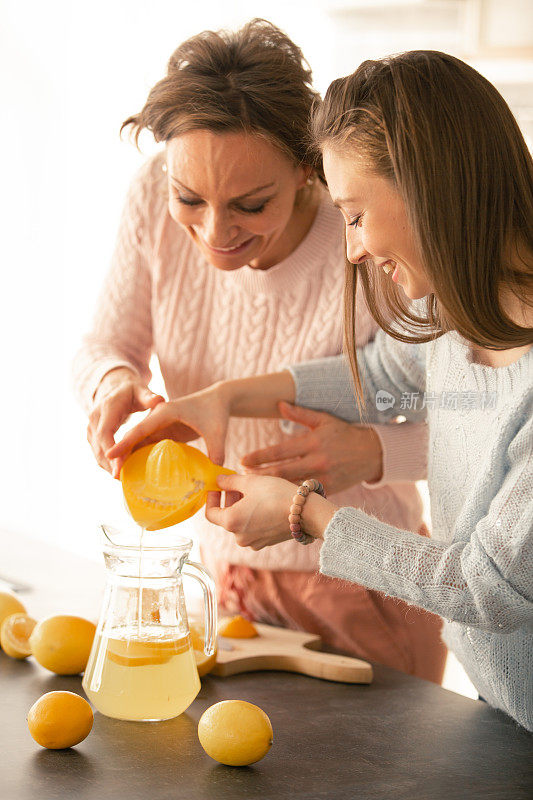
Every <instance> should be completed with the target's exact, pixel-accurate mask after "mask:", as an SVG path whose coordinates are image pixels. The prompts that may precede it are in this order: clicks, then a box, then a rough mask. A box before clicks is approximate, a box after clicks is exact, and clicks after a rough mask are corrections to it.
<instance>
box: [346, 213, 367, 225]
mask: <svg viewBox="0 0 533 800" xmlns="http://www.w3.org/2000/svg"><path fill="white" fill-rule="evenodd" d="M362 216H363V215H362V214H358V215H357V216H356V218H355V219H352V221H351V222H348V223H347V224H348V226H349V227H350V228H357V226H358V225H359V221H360V219H361V217H362Z"/></svg>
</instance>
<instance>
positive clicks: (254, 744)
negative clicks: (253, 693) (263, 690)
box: [198, 700, 274, 767]
mask: <svg viewBox="0 0 533 800" xmlns="http://www.w3.org/2000/svg"><path fill="white" fill-rule="evenodd" d="M198 738H199V739H200V744H201V745H202V747H203V748H204V750H205V752H206V753H207V755H208V756H211V758H213V759H214V760H215V761H219V762H220V763H221V764H227V765H228V766H230V767H244V766H246V765H247V764H253V763H254V762H255V761H259V760H260V759H261V758H263V756H266V754H267V753H268V751H269V750H270V748H271V746H272V744H273V742H274V733H273V731H272V725H271V724H270V720H269V718H268V716H267V715H266V714H265V712H264V711H263V710H262V709H261V708H259V707H258V706H254V705H253V703H247V702H246V701H245V700H223V701H222V702H221V703H215V705H214V706H211V707H210V708H208V709H207V711H204V713H203V714H202V716H201V717H200V721H199V723H198Z"/></svg>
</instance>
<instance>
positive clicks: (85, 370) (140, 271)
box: [72, 165, 152, 412]
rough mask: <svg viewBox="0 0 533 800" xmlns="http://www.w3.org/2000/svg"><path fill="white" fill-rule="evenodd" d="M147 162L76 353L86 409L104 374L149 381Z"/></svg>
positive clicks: (76, 382) (79, 393)
mask: <svg viewBox="0 0 533 800" xmlns="http://www.w3.org/2000/svg"><path fill="white" fill-rule="evenodd" d="M146 172H147V165H145V167H143V168H142V169H141V170H140V171H139V173H138V174H137V176H136V178H135V179H134V181H133V183H132V185H131V187H130V189H129V192H128V194H127V197H126V202H125V205H124V209H123V212H122V217H121V221H120V224H119V229H118V235H117V240H116V245H115V250H114V254H113V258H112V261H111V267H110V270H109V272H108V275H107V278H106V280H105V283H104V286H103V288H102V290H101V293H100V297H99V299H98V303H97V311H96V314H95V318H94V322H93V327H92V330H91V331H90V333H89V334H88V335H87V336H85V337H84V340H83V343H82V346H81V347H80V349H79V350H78V352H77V353H76V356H75V358H74V362H73V367H72V372H73V382H74V389H75V392H76V395H77V397H78V399H79V401H80V402H81V404H82V406H83V407H84V409H85V410H86V411H87V412H89V411H90V407H91V405H92V400H93V396H94V393H95V391H96V389H97V388H98V385H99V383H100V381H101V380H102V378H103V377H104V375H106V374H107V373H108V372H110V371H111V370H112V369H115V368H116V367H128V368H129V369H131V370H132V371H133V372H135V373H137V374H138V375H140V376H141V378H142V380H143V381H144V382H145V383H146V384H148V382H149V380H150V378H151V373H150V369H149V361H150V355H151V349H152V318H151V272H150V243H149V236H148V229H149V223H148V220H147V215H148V213H149V212H148V203H147V198H146V184H147V182H148V181H147V178H146Z"/></svg>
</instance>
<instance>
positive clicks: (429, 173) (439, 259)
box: [311, 51, 533, 389]
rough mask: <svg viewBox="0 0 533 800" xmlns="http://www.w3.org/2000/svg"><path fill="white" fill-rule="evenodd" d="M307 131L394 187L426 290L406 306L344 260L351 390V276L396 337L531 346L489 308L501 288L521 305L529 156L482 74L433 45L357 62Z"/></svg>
mask: <svg viewBox="0 0 533 800" xmlns="http://www.w3.org/2000/svg"><path fill="white" fill-rule="evenodd" d="M311 134H312V140H313V144H314V146H315V148H316V149H317V151H318V153H320V150H321V148H323V147H324V146H325V145H327V146H328V147H331V148H332V149H333V150H335V149H338V148H341V149H342V150H343V151H344V152H350V151H351V150H352V151H353V152H354V153H357V156H358V157H359V158H361V157H362V158H363V159H364V163H367V164H368V167H369V169H370V170H371V171H373V172H375V173H376V174H378V175H380V176H383V177H385V178H387V179H389V180H390V181H391V182H392V183H393V184H394V185H395V187H396V188H397V189H398V191H399V192H400V194H401V196H402V199H403V200H404V202H405V206H406V209H407V214H408V217H409V221H410V224H411V226H412V228H413V231H414V234H415V238H416V241H417V244H418V248H419V252H420V254H421V259H422V263H423V264H424V268H425V270H426V273H427V275H428V279H429V281H430V283H431V285H432V287H433V294H431V295H430V296H429V297H428V298H426V301H423V302H422V303H420V302H419V303H418V304H417V305H418V308H417V310H416V311H414V310H413V306H412V305H411V306H409V304H408V302H407V301H406V298H405V295H404V294H403V292H402V291H401V290H400V289H398V288H397V287H396V286H395V285H394V284H393V283H392V282H391V281H390V279H389V278H387V277H386V276H385V274H384V273H383V271H382V270H377V269H375V268H374V267H373V265H372V263H371V262H363V263H361V264H358V265H357V268H355V267H354V266H353V265H352V264H349V263H347V266H346V283H345V348H346V350H347V354H348V356H349V358H350V363H351V366H352V371H353V372H354V376H355V380H356V385H357V386H358V387H359V389H360V383H359V376H358V372H357V363H356V353H355V346H356V340H355V294H356V288H357V275H358V274H359V275H360V277H361V281H362V285H363V289H364V294H365V298H366V301H367V303H368V305H369V308H370V310H371V313H372V315H373V316H374V318H375V319H376V321H377V322H378V324H379V325H380V326H381V327H382V328H383V329H384V330H385V331H386V332H387V333H389V334H390V335H392V336H394V337H395V338H397V339H400V340H401V341H412V342H424V341H428V340H430V339H433V338H436V337H438V336H441V335H442V334H443V333H445V332H446V331H450V330H455V331H457V332H458V333H459V334H461V335H462V336H463V337H464V338H465V339H467V340H468V341H470V342H472V343H473V344H475V345H478V346H480V347H484V348H490V349H494V350H503V349H507V348H511V347H519V346H522V345H526V344H529V343H531V342H532V341H533V328H529V327H521V326H520V325H518V324H516V323H515V322H514V321H513V320H511V319H510V318H509V317H508V316H507V315H506V313H505V312H504V310H503V308H502V305H501V290H502V288H507V289H509V290H510V291H512V292H513V293H514V294H515V295H516V296H517V297H518V298H519V299H520V300H521V301H522V302H524V301H526V302H528V303H531V297H532V292H533V265H532V263H531V258H532V254H533V161H532V158H531V154H530V153H529V151H528V148H527V146H526V143H525V141H524V138H523V136H522V134H521V132H520V129H519V127H518V125H517V123H516V120H515V119H514V117H513V115H512V113H511V111H510V109H509V107H508V106H507V104H506V103H505V101H504V100H503V98H502V97H501V95H500V94H499V93H498V91H497V90H496V89H495V88H494V86H492V84H490V83H489V81H487V80H486V79H485V78H483V77H482V76H481V75H480V74H479V73H478V72H476V70H474V69H473V68H472V67H470V66H468V65H467V64H465V63H464V62H462V61H460V60H459V59H457V58H454V57H453V56H450V55H447V54H445V53H439V52H435V51H413V52H408V53H403V54H401V55H397V56H392V57H390V58H384V59H381V60H379V61H365V62H364V63H362V64H361V66H360V67H359V68H358V69H357V70H356V71H355V72H354V73H353V74H352V75H350V76H348V77H346V78H340V79H338V80H336V81H334V82H333V83H332V84H331V86H330V87H329V89H328V91H327V93H326V96H325V99H324V102H323V103H322V104H317V105H316V108H315V110H314V113H313V117H312V124H311ZM520 254H522V257H521V255H520ZM524 254H526V255H527V258H528V259H529V263H528V262H527V261H526V258H524V257H523V255H524ZM421 306H422V307H421ZM424 306H425V307H424Z"/></svg>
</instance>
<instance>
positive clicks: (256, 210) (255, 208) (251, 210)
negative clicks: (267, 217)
mask: <svg viewBox="0 0 533 800" xmlns="http://www.w3.org/2000/svg"><path fill="white" fill-rule="evenodd" d="M267 202H268V201H267V200H265V202H264V203H261V205H260V206H253V207H252V208H246V207H245V206H239V211H244V213H245V214H260V213H261V211H264V209H265V206H266V204H267Z"/></svg>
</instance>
